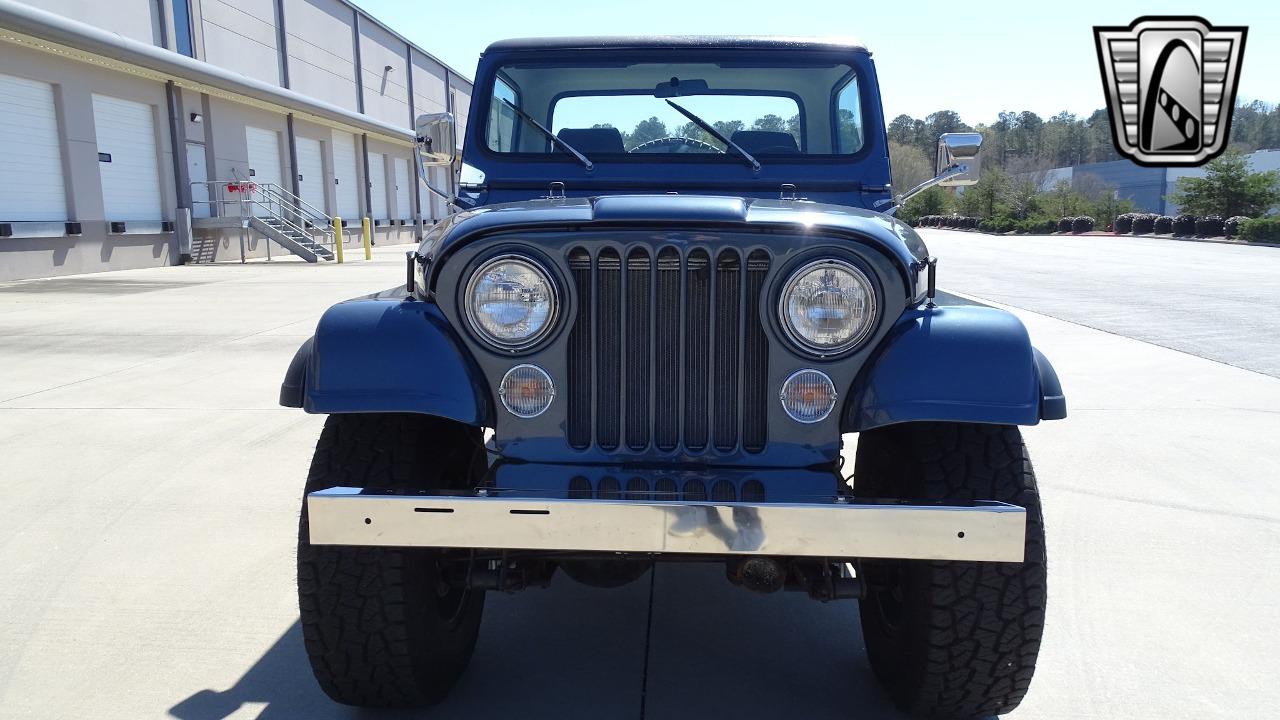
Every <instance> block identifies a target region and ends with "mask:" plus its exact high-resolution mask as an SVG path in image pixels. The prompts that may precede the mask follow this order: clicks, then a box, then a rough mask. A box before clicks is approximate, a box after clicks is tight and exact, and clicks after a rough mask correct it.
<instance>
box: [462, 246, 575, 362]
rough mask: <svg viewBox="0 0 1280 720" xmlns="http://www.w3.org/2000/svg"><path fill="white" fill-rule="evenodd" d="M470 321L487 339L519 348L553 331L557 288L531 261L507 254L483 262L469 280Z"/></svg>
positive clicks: (467, 299) (495, 343) (467, 307)
mask: <svg viewBox="0 0 1280 720" xmlns="http://www.w3.org/2000/svg"><path fill="white" fill-rule="evenodd" d="M466 313H467V320H468V322H470V323H471V327H472V328H474V329H475V331H476V332H477V333H478V334H479V335H480V337H482V338H484V340H485V341H487V342H489V343H490V344H492V345H495V346H497V347H499V348H502V349H503V350H520V349H523V348H527V347H529V346H531V345H533V344H535V343H537V342H538V341H539V340H541V339H542V338H543V337H544V336H546V334H547V333H548V332H550V331H551V327H552V324H553V322H554V320H555V316H556V289H555V285H553V284H552V283H551V277H550V276H549V275H548V274H547V273H546V272H545V271H544V270H543V269H542V268H540V267H538V265H536V264H534V262H533V261H532V260H529V259H527V258H523V257H519V256H515V255H508V256H505V257H500V258H495V259H493V260H490V261H489V262H487V263H485V264H484V265H481V266H480V268H479V269H478V270H476V272H475V274H474V275H472V276H471V281H470V282H468V283H467V295H466Z"/></svg>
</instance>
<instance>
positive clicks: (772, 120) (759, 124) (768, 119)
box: [751, 113, 787, 132]
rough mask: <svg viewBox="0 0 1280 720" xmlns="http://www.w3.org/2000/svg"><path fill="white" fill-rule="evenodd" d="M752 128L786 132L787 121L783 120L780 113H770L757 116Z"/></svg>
mask: <svg viewBox="0 0 1280 720" xmlns="http://www.w3.org/2000/svg"><path fill="white" fill-rule="evenodd" d="M751 129H752V130H765V131H768V132H786V131H787V121H786V120H783V119H782V118H781V117H779V116H778V115H774V114H773V113H769V114H768V115H765V116H763V117H758V118H756V121H755V122H753V123H751Z"/></svg>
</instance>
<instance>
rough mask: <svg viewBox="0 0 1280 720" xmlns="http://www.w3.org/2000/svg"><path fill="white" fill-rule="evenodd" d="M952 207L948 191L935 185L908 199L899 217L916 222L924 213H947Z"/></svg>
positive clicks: (899, 211) (899, 212)
mask: <svg viewBox="0 0 1280 720" xmlns="http://www.w3.org/2000/svg"><path fill="white" fill-rule="evenodd" d="M913 149H916V148H913ZM950 207H951V198H950V196H948V195H947V191H946V190H943V189H942V188H940V187H938V186H937V185H934V186H933V187H931V188H929V189H928V190H925V191H923V192H920V193H918V194H917V195H916V196H915V197H913V198H911V199H910V200H908V201H907V202H906V204H905V205H903V206H902V207H901V208H900V209H899V210H898V217H899V218H900V219H901V220H903V221H904V222H914V221H915V220H916V219H918V218H920V217H921V216H923V215H946V214H947V212H949V210H950Z"/></svg>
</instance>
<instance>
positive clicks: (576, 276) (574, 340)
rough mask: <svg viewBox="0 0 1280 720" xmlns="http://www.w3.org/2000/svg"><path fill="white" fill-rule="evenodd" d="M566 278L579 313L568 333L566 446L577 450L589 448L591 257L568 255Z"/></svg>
mask: <svg viewBox="0 0 1280 720" xmlns="http://www.w3.org/2000/svg"><path fill="white" fill-rule="evenodd" d="M569 274H570V275H572V276H573V284H574V286H575V287H576V288H577V291H578V292H577V301H578V309H577V312H576V313H574V317H573V330H571V331H570V332H569V387H570V388H572V391H571V392H570V393H569V400H568V413H569V417H568V425H569V427H568V431H567V432H568V435H569V445H570V446H572V447H575V448H577V449H579V450H582V449H585V448H586V447H588V446H589V445H591V391H592V388H591V385H592V371H591V310H592V303H593V302H594V301H595V299H594V298H593V297H592V296H591V255H590V254H589V253H587V251H586V250H585V249H584V248H575V249H574V250H573V251H572V252H570V253H569Z"/></svg>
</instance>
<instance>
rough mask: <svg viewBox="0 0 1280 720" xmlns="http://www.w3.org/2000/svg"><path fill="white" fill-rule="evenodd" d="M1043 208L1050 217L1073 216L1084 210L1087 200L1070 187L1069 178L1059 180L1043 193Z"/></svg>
mask: <svg viewBox="0 0 1280 720" xmlns="http://www.w3.org/2000/svg"><path fill="white" fill-rule="evenodd" d="M1044 203H1045V209H1046V210H1048V211H1049V215H1050V216H1052V217H1059V218H1063V217H1074V216H1076V215H1079V214H1081V213H1082V212H1084V209H1085V207H1086V206H1087V204H1088V203H1087V201H1086V200H1085V199H1084V197H1083V196H1082V195H1080V193H1078V192H1076V191H1075V190H1074V189H1072V187H1071V181H1070V180H1059V181H1058V182H1056V183H1054V186H1053V189H1052V190H1050V191H1049V192H1047V193H1045V196H1044Z"/></svg>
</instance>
